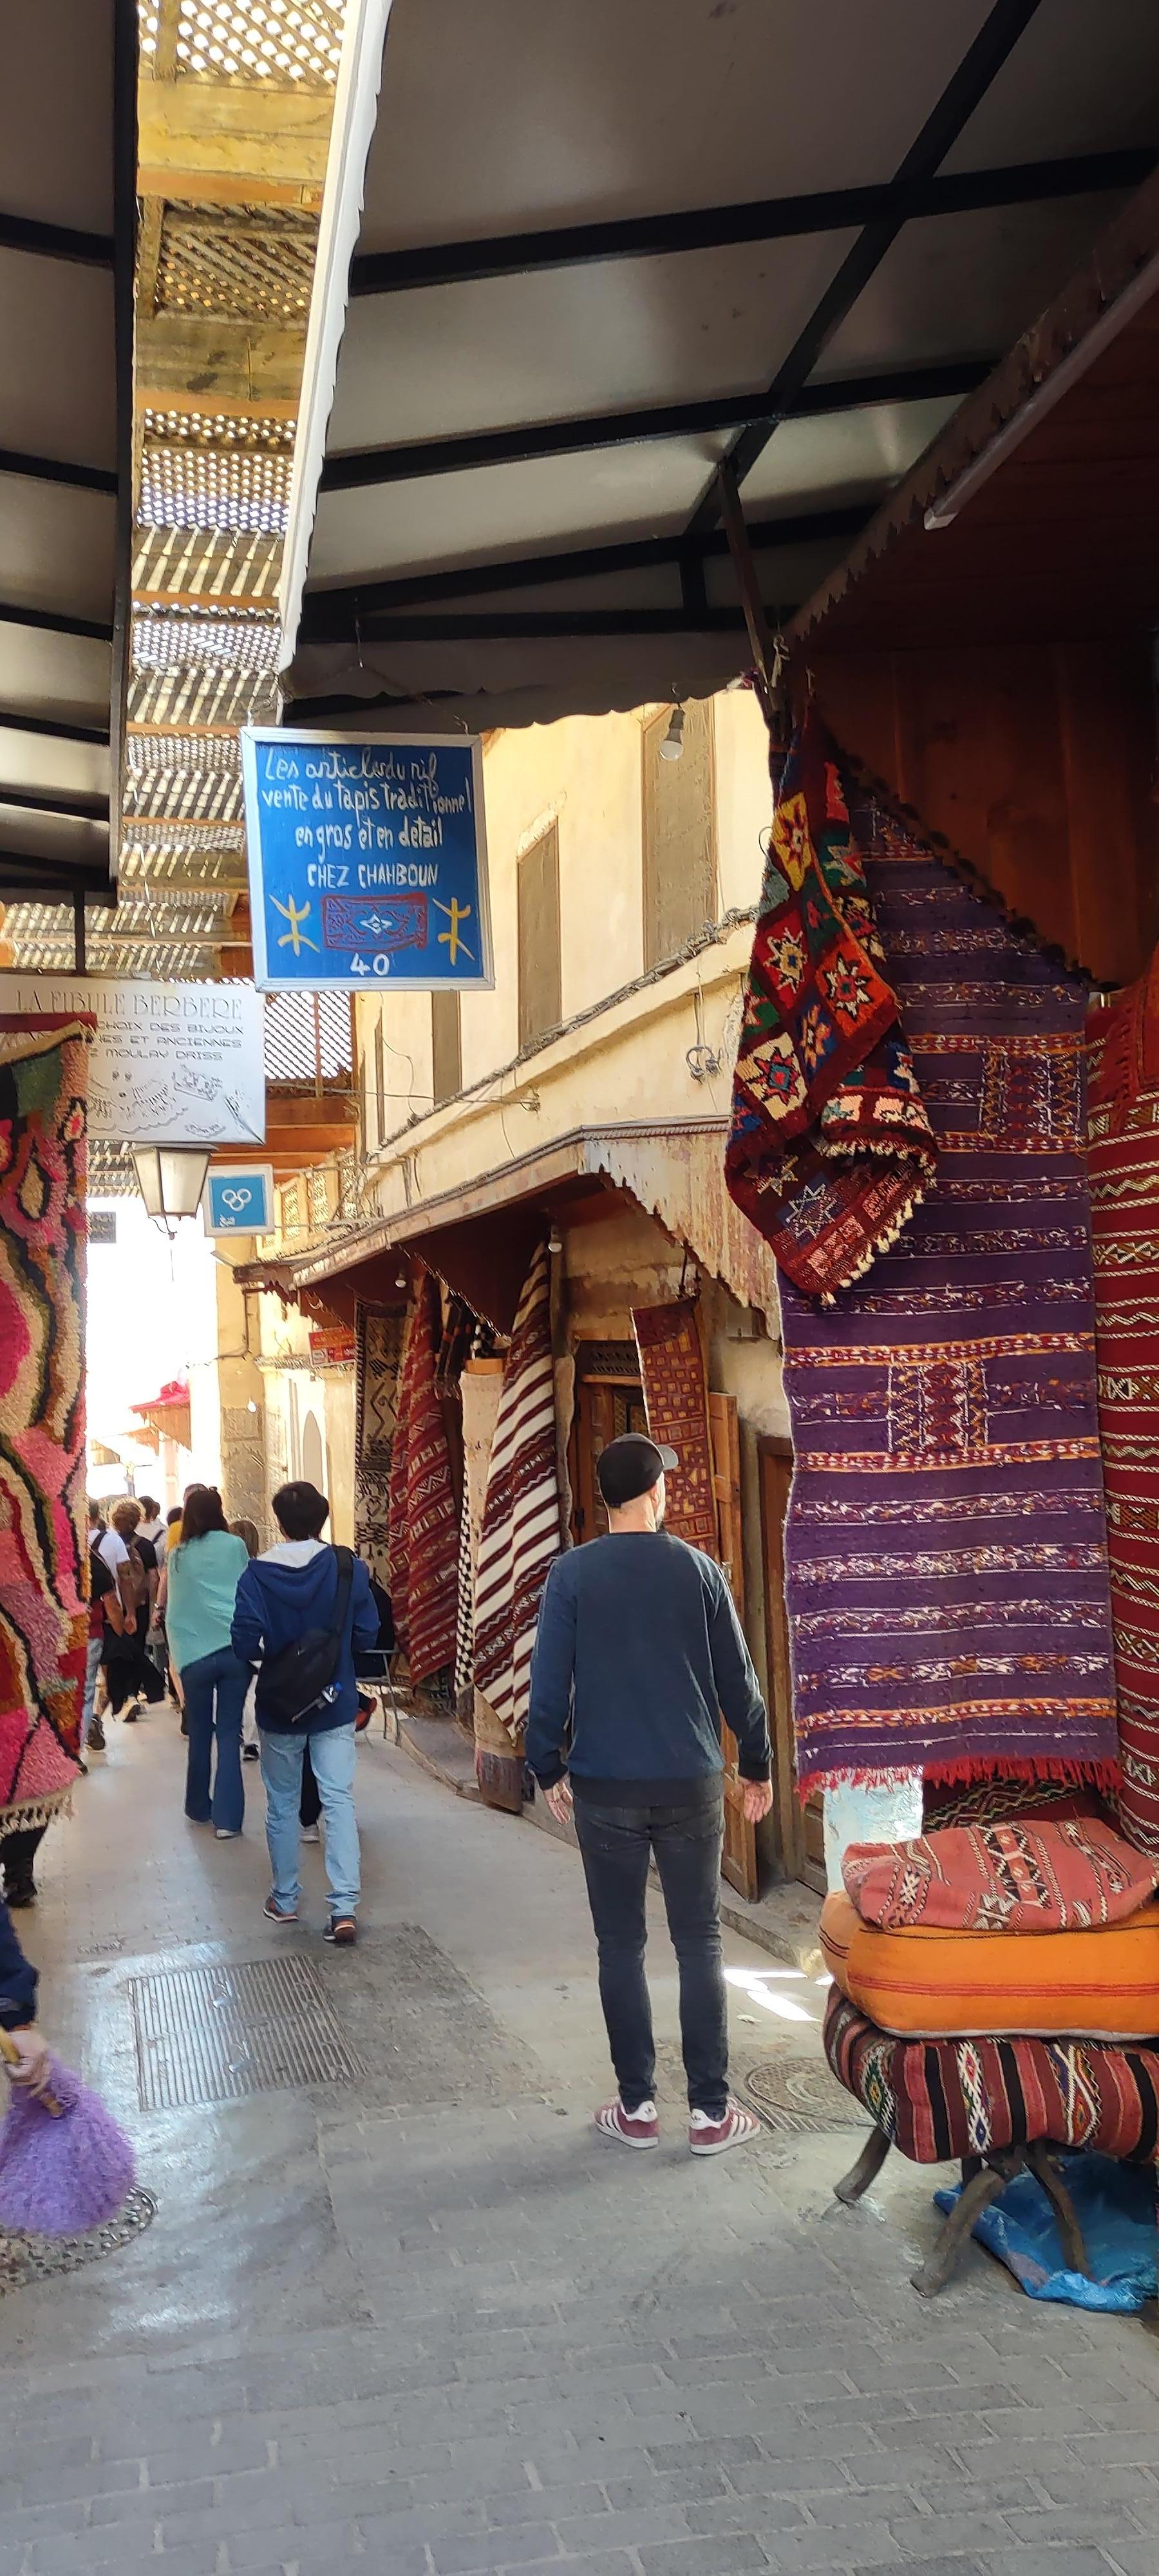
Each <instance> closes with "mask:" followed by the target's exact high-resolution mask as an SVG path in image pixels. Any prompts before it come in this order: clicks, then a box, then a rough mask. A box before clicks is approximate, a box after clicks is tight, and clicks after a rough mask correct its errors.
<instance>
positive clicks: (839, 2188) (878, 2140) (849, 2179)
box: [833, 2129, 889, 2209]
mask: <svg viewBox="0 0 1159 2576" xmlns="http://www.w3.org/2000/svg"><path fill="white" fill-rule="evenodd" d="M888 2154H889V2139H888V2138H887V2137H886V2134H885V2131H884V2129H871V2130H870V2132H869V2136H868V2137H867V2139H866V2141H865V2145H864V2146H863V2148H862V2150H861V2153H860V2155H859V2157H858V2159H857V2162H856V2164H855V2165H852V2166H851V2167H850V2170H849V2172H848V2173H847V2174H843V2175H842V2178H841V2180H840V2182H835V2183H834V2185H833V2190H834V2195H835V2197H836V2198H837V2199H838V2200H839V2201H841V2202H842V2203H843V2205H844V2207H845V2208H846V2209H853V2208H854V2207H855V2206H856V2204H857V2202H858V2201H859V2200H860V2199H861V2198H862V2197H863V2195H864V2194H865V2193H866V2192H867V2191H868V2189H869V2186H870V2183H871V2182H874V2181H875V2180H876V2178H877V2176H878V2174H879V2173H880V2172H881V2168H882V2166H883V2164H884V2163H885V2159H886V2157H887V2155H888Z"/></svg>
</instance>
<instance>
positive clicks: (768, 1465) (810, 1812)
mask: <svg viewBox="0 0 1159 2576" xmlns="http://www.w3.org/2000/svg"><path fill="white" fill-rule="evenodd" d="M757 1451H758V1456H759V1459H760V1478H761V1557H762V1563H763V1567H764V1579H765V1637H766V1639H767V1643H768V1667H769V1733H770V1735H771V1737H772V1742H773V1790H774V1796H775V1802H776V1803H775V1807H774V1813H775V1815H776V1820H777V1839H778V1842H779V1844H780V1851H781V1859H782V1861H783V1864H784V1867H785V1869H786V1871H787V1872H788V1875H789V1877H790V1878H799V1879H802V1880H803V1881H804V1883H805V1885H806V1887H813V1888H816V1889H818V1890H819V1891H820V1892H821V1893H824V1888H825V1835H824V1811H823V1806H822V1801H821V1797H820V1795H819V1793H818V1792H816V1791H814V1793H813V1795H812V1796H811V1797H809V1798H807V1799H806V1801H805V1804H804V1806H802V1804H801V1801H800V1798H799V1797H798V1795H797V1757H796V1748H795V1742H794V1736H793V1684H792V1673H791V1668H790V1663H789V1617H788V1612H787V1610H786V1608H785V1514H786V1512H787V1510H788V1507H789V1487H790V1485H791V1483H792V1481H793V1446H792V1442H791V1441H789V1440H775V1439H773V1438H772V1437H771V1436H770V1435H768V1434H765V1435H762V1437H761V1438H760V1439H759V1440H758V1442H757Z"/></svg>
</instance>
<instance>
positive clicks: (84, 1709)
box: [80, 1637, 105, 1762]
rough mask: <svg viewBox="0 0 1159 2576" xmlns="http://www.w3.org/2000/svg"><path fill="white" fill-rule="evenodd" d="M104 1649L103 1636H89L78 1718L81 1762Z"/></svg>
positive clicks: (91, 1719) (86, 1742) (86, 1744)
mask: <svg viewBox="0 0 1159 2576" xmlns="http://www.w3.org/2000/svg"><path fill="white" fill-rule="evenodd" d="M104 1651H105V1641H104V1638H103V1637H90V1638H89V1648H88V1655H87V1658H86V1661H85V1691H84V1698H83V1700H82V1702H81V1719H80V1758H81V1761H82V1762H83V1761H84V1758H85V1752H86V1749H87V1746H88V1740H89V1728H90V1726H91V1725H92V1722H93V1707H94V1703H95V1701H96V1696H97V1674H98V1673H99V1671H100V1669H101V1656H102V1655H103V1653H104Z"/></svg>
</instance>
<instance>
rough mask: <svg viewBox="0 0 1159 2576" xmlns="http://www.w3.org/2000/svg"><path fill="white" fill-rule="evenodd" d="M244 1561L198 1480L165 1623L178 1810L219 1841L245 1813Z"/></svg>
mask: <svg viewBox="0 0 1159 2576" xmlns="http://www.w3.org/2000/svg"><path fill="white" fill-rule="evenodd" d="M248 1564H249V1556H248V1554H247V1551H246V1545H245V1540H244V1539H240V1538H237V1537H235V1535H234V1533H233V1531H232V1530H230V1529H229V1528H228V1527H227V1525H226V1518H225V1513H224V1511H223V1509H222V1503H221V1496H220V1494H219V1493H217V1492H216V1490H215V1489H214V1488H213V1487H212V1486H209V1485H199V1486H198V1487H197V1488H196V1490H195V1491H194V1492H192V1493H190V1494H187V1496H186V1498H185V1510H184V1514H183V1517H182V1523H181V1543H180V1545H179V1546H178V1547H175V1548H174V1550H173V1553H172V1555H171V1557H170V1559H169V1586H168V1598H167V1601H166V1608H165V1623H166V1629H167V1633H168V1638H169V1651H170V1654H171V1656H172V1658H173V1663H174V1666H175V1668H176V1670H177V1672H178V1673H179V1675H180V1679H181V1692H182V1698H183V1700H184V1705H185V1724H186V1729H187V1732H188V1736H189V1750H188V1755H187V1758H186V1767H185V1813H186V1815H187V1816H188V1817H189V1820H190V1822H191V1824H195V1825H208V1824H210V1823H212V1825H213V1827H214V1831H215V1833H216V1835H217V1839H218V1841H219V1843H224V1842H232V1841H233V1840H234V1839H235V1838H236V1836H237V1835H238V1834H240V1832H241V1829H242V1822H243V1819H244V1816H245V1788H244V1786H243V1782H242V1776H241V1720H242V1710H243V1708H244V1706H245V1695H246V1692H247V1690H248V1688H249V1678H250V1676H249V1666H248V1664H245V1663H243V1662H242V1659H241V1657H240V1655H238V1654H236V1653H235V1651H234V1648H233V1645H232V1643H231V1638H230V1629H231V1626H232V1622H233V1614H234V1603H235V1600H236V1597H237V1587H238V1582H239V1579H240V1577H241V1575H242V1573H243V1572H244V1570H245V1568H246V1566H247V1565H248ZM215 1744H216V1749H217V1761H216V1765H214V1762H213V1753H214V1746H215ZM211 1771H212V1773H213V1785H212V1789H211V1787H210V1773H211Z"/></svg>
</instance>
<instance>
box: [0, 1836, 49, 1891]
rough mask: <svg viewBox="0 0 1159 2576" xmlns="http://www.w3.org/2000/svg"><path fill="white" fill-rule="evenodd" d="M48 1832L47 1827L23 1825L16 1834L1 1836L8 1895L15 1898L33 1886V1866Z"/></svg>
mask: <svg viewBox="0 0 1159 2576" xmlns="http://www.w3.org/2000/svg"><path fill="white" fill-rule="evenodd" d="M47 1832H48V1827H47V1825H22V1826H21V1827H19V1828H18V1830H17V1832H16V1833H14V1834H4V1835H3V1836H0V1867H2V1868H3V1871H4V1882H5V1890H4V1892H5V1894H6V1895H8V1896H15V1895H17V1894H20V1893H22V1892H23V1890H24V1889H25V1888H30V1887H31V1886H32V1884H33V1876H32V1865H33V1862H34V1861H35V1859H36V1855H37V1852H38V1851H39V1849H40V1846H41V1844H42V1842H43V1841H44V1837H45V1835H46V1833H47Z"/></svg>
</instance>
